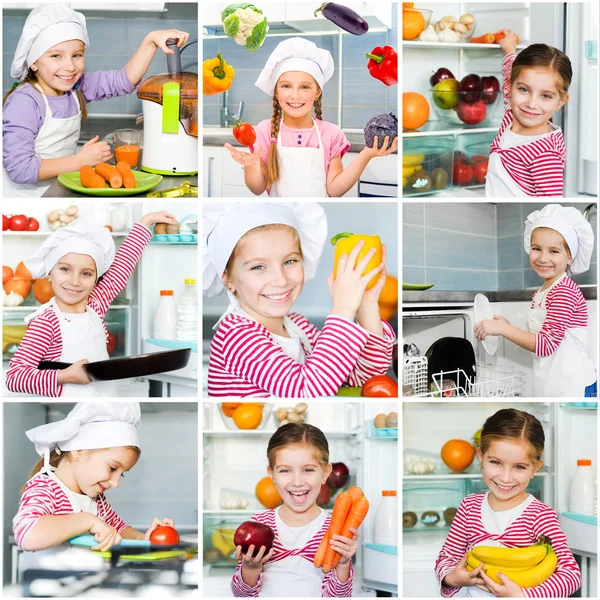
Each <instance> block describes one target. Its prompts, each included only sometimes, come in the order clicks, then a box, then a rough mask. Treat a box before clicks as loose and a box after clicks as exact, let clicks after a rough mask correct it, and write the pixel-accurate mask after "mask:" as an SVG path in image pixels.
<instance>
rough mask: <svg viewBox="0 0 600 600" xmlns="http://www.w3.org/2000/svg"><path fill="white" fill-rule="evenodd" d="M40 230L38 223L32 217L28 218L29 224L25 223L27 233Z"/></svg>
mask: <svg viewBox="0 0 600 600" xmlns="http://www.w3.org/2000/svg"><path fill="white" fill-rule="evenodd" d="M39 228H40V222H39V221H38V220H37V219H34V218H33V217H29V223H27V231H37V230H38V229H39Z"/></svg>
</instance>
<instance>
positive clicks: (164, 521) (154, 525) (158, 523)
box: [144, 518, 175, 540]
mask: <svg viewBox="0 0 600 600" xmlns="http://www.w3.org/2000/svg"><path fill="white" fill-rule="evenodd" d="M165 525H169V527H175V522H174V521H173V519H167V518H165V519H162V520H161V519H157V518H154V519H152V524H151V525H150V528H149V529H148V531H146V533H145V534H144V539H145V540H149V539H150V534H151V533H152V532H153V531H154V530H155V529H156V528H157V527H164V526H165Z"/></svg>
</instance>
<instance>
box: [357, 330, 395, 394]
mask: <svg viewBox="0 0 600 600" xmlns="http://www.w3.org/2000/svg"><path fill="white" fill-rule="evenodd" d="M381 325H382V327H383V337H379V336H378V335H374V334H372V333H369V337H368V338H367V343H366V344H365V347H364V348H363V351H362V352H361V353H360V355H359V357H358V360H357V361H356V366H355V367H354V369H352V372H351V373H350V376H349V377H348V383H349V384H350V385H351V386H362V385H363V384H364V383H365V382H366V381H367V379H369V378H370V377H375V376H376V375H385V374H386V373H387V372H388V369H389V368H390V365H391V364H392V353H393V352H394V343H395V341H396V333H395V332H394V329H393V328H392V326H391V325H390V324H389V323H388V322H387V321H383V320H382V321H381Z"/></svg>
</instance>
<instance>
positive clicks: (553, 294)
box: [531, 276, 588, 356]
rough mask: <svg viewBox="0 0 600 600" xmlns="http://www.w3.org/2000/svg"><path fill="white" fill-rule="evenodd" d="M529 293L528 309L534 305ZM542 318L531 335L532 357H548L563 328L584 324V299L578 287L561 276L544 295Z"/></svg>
mask: <svg viewBox="0 0 600 600" xmlns="http://www.w3.org/2000/svg"><path fill="white" fill-rule="evenodd" d="M538 293H539V290H538V291H537V292H536V293H535V294H534V295H533V300H532V301H531V308H534V306H535V297H536V296H537V294H538ZM545 308H546V310H547V311H548V312H547V313H546V320H545V321H544V324H543V325H542V329H541V330H540V332H539V333H538V334H537V335H536V338H535V354H536V356H550V355H551V354H554V352H556V350H557V348H558V346H559V345H560V343H561V342H562V340H563V339H564V337H565V332H566V331H567V329H572V328H575V327H587V325H588V313H587V304H586V302H585V298H584V297H583V294H582V293H581V290H580V289H579V286H578V285H577V284H576V283H575V282H574V281H573V280H572V279H571V278H570V277H568V276H566V277H563V278H562V279H561V280H560V281H559V282H558V283H556V285H554V286H552V288H551V289H550V290H549V291H548V293H547V294H546V301H545Z"/></svg>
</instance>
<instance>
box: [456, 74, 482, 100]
mask: <svg viewBox="0 0 600 600" xmlns="http://www.w3.org/2000/svg"><path fill="white" fill-rule="evenodd" d="M459 89H460V92H461V94H460V99H461V100H462V101H463V102H466V103H468V104H471V103H473V102H477V100H481V94H482V92H483V84H482V83H481V77H479V75H475V74H474V73H470V74H469V75H465V76H464V77H463V78H462V79H461V80H460V88H459Z"/></svg>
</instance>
